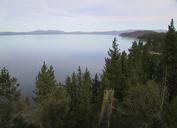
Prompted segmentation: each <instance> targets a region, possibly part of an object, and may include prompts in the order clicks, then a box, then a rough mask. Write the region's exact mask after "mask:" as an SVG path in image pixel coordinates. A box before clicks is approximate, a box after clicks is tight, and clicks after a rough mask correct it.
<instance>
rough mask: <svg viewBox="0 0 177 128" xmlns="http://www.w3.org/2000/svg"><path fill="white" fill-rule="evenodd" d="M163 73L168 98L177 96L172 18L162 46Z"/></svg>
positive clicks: (176, 54) (175, 36)
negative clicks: (165, 79)
mask: <svg viewBox="0 0 177 128" xmlns="http://www.w3.org/2000/svg"><path fill="white" fill-rule="evenodd" d="M163 62H164V74H165V76H164V77H166V78H167V81H166V85H167V86H168V91H169V100H171V99H173V97H174V96H177V79H176V78H177V34H176V30H175V27H174V22H173V19H172V20H171V24H170V25H169V26H168V32H167V34H166V38H165V44H164V47H163Z"/></svg>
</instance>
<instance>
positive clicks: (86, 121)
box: [66, 67, 92, 128]
mask: <svg viewBox="0 0 177 128" xmlns="http://www.w3.org/2000/svg"><path fill="white" fill-rule="evenodd" d="M66 83H67V85H66V86H67V90H68V93H69V96H70V99H71V101H70V115H69V116H68V122H70V124H69V126H68V127H78V128H83V127H85V128H87V127H88V128H89V127H91V125H92V124H91V119H92V117H91V108H92V105H91V101H92V91H91V87H92V80H91V77H90V72H89V71H88V70H87V69H86V70H85V72H84V73H82V71H81V68H80V67H79V69H78V72H77V74H75V73H73V74H72V78H69V77H68V78H67V82H66Z"/></svg>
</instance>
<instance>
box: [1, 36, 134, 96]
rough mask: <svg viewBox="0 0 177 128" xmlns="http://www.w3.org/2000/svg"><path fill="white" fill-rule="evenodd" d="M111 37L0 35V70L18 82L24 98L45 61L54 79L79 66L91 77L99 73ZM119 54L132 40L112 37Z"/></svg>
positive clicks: (64, 76)
mask: <svg viewBox="0 0 177 128" xmlns="http://www.w3.org/2000/svg"><path fill="white" fill-rule="evenodd" d="M114 37H115V36H113V35H25V36H0V67H1V68H2V67H6V68H7V69H8V70H9V72H10V74H11V75H12V76H15V77H16V78H17V79H18V82H19V83H20V87H21V90H22V92H23V93H24V94H25V95H26V96H31V95H32V90H33V89H34V82H35V78H36V76H37V74H38V72H39V70H40V68H41V66H42V64H43V61H46V63H47V64H48V65H52V66H53V67H54V70H55V75H56V79H57V80H58V81H60V82H64V81H65V78H66V77H67V76H68V75H70V74H71V73H72V72H73V71H75V70H77V68H78V66H79V65H80V66H81V67H82V69H84V68H85V67H87V68H88V69H89V70H90V71H91V73H92V75H93V74H95V73H100V72H102V69H103V66H104V57H106V56H107V50H108V48H109V47H111V44H112V40H113V38H114ZM116 38H117V39H118V42H119V48H120V50H121V51H123V50H126V51H127V49H128V48H129V47H130V46H131V44H132V41H133V39H130V38H129V39H127V38H122V37H120V36H116Z"/></svg>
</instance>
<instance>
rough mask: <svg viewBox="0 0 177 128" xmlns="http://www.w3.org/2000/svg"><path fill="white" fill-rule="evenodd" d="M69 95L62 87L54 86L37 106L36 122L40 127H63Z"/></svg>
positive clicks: (67, 109)
mask: <svg viewBox="0 0 177 128" xmlns="http://www.w3.org/2000/svg"><path fill="white" fill-rule="evenodd" d="M68 105H69V97H68V95H67V93H66V90H65V89H64V88H62V87H58V88H56V89H55V90H54V91H53V92H51V93H50V96H49V97H47V98H46V99H44V101H43V104H42V105H39V106H37V112H36V124H38V126H40V127H42V128H65V126H66V122H67V120H66V117H67V114H68V111H69V106H68Z"/></svg>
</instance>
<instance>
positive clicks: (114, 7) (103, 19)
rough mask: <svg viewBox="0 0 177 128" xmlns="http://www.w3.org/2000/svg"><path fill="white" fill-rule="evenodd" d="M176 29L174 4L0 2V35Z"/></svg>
mask: <svg viewBox="0 0 177 128" xmlns="http://www.w3.org/2000/svg"><path fill="white" fill-rule="evenodd" d="M171 18H174V20H175V23H176V26H177V22H176V21H177V0H0V31H31V30H37V29H43V30H48V29H55V30H64V31H107V30H123V29H167V25H168V24H169V21H170V19H171Z"/></svg>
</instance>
